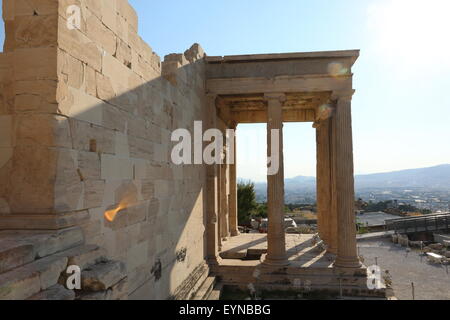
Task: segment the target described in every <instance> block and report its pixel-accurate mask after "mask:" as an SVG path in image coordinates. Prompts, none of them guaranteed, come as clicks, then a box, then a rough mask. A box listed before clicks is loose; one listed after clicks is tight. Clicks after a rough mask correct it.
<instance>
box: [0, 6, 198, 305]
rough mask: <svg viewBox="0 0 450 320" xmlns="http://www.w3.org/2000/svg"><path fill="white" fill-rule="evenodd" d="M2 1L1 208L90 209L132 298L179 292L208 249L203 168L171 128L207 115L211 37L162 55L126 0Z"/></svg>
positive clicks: (97, 238) (92, 230) (92, 228)
mask: <svg viewBox="0 0 450 320" xmlns="http://www.w3.org/2000/svg"><path fill="white" fill-rule="evenodd" d="M30 3H31V4H32V5H31V6H30ZM71 5H76V6H77V7H79V8H80V9H81V17H80V18H81V20H80V26H79V27H80V28H79V29H78V28H75V29H74V28H69V27H68V22H70V19H71V16H72V15H73V14H74V12H73V11H68V10H67V8H68V7H69V6H71ZM3 6H4V7H3V8H4V16H5V18H4V19H5V21H6V23H5V28H6V42H5V53H4V54H2V56H0V81H1V85H2V98H3V99H2V104H1V105H0V111H1V113H0V124H1V127H0V134H1V140H0V148H2V149H1V150H2V151H3V150H5V152H2V156H1V157H0V178H5V180H3V181H6V183H4V184H2V185H1V186H0V212H1V213H2V214H4V215H19V214H24V213H26V214H46V215H48V214H53V215H55V216H58V215H62V214H68V213H71V214H75V215H80V216H81V215H83V217H85V218H84V219H83V221H84V222H83V223H82V224H81V227H82V228H83V230H84V232H85V238H86V242H87V243H95V244H98V245H100V246H103V247H104V248H106V250H107V251H108V255H109V257H110V258H112V259H117V260H121V261H124V262H125V263H126V266H127V270H128V281H129V293H130V297H135V298H167V297H168V296H170V295H172V294H174V292H176V291H177V289H178V288H179V286H180V285H181V284H182V283H184V282H186V279H187V278H188V277H189V275H190V274H191V273H192V272H193V271H194V270H197V269H198V267H199V266H200V265H202V264H203V263H204V255H205V253H204V247H205V243H204V242H205V238H204V233H205V232H204V231H205V227H204V213H203V212H204V210H203V206H204V204H203V201H204V196H203V192H204V189H203V187H204V184H205V169H204V168H203V166H194V165H192V166H190V165H185V166H175V165H173V164H172V162H171V160H170V153H171V148H172V145H173V143H172V142H171V141H170V136H171V132H172V131H173V130H175V129H177V128H187V129H189V130H193V124H194V121H195V120H202V119H203V116H204V114H205V107H206V106H205V97H204V93H205V88H204V83H205V81H204V79H205V76H204V74H205V66H204V64H203V61H202V60H201V58H202V57H203V55H204V54H203V52H202V50H201V48H200V47H199V46H198V45H194V46H193V47H192V48H191V49H190V50H188V51H186V52H185V53H184V54H174V55H169V56H167V57H166V59H165V62H163V63H162V62H161V61H160V58H159V57H158V55H156V54H155V53H154V52H153V51H152V49H151V48H150V46H148V45H147V44H146V43H145V42H144V41H143V40H142V39H141V38H140V37H139V36H138V32H137V31H138V30H137V29H138V21H137V15H136V12H135V11H134V9H133V8H132V7H131V6H130V5H129V4H128V1H127V0H27V1H25V0H3ZM5 59H12V61H13V62H12V64H10V66H11V67H12V68H8V67H7V66H5V64H4V63H3V62H4V61H5ZM9 69H12V71H11V70H9ZM9 72H12V77H11V78H9V79H10V81H9V82H8V80H7V79H8V77H6V76H5V75H6V74H8V73H9ZM8 133H9V136H8ZM105 213H108V214H109V215H108V217H109V218H111V217H112V216H114V215H115V217H114V219H110V220H112V221H109V220H108V219H106V218H105ZM0 219H1V216H0Z"/></svg>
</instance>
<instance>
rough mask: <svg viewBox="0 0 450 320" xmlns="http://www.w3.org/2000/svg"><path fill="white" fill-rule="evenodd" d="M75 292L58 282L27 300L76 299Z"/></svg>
mask: <svg viewBox="0 0 450 320" xmlns="http://www.w3.org/2000/svg"><path fill="white" fill-rule="evenodd" d="M74 299H75V292H74V291H73V290H68V289H66V288H65V287H64V286H62V285H60V284H56V285H54V286H52V287H50V288H48V289H47V290H44V291H41V292H39V293H37V294H35V295H34V296H32V297H30V298H28V299H27V300H74Z"/></svg>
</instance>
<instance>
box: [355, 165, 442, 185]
mask: <svg viewBox="0 0 450 320" xmlns="http://www.w3.org/2000/svg"><path fill="white" fill-rule="evenodd" d="M355 188H356V189H364V188H430V189H441V188H442V189H450V164H443V165H439V166H435V167H429V168H420V169H409V170H402V171H393V172H386V173H375V174H366V175H357V176H356V177H355Z"/></svg>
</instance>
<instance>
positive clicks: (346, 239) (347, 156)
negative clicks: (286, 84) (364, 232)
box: [333, 93, 361, 268]
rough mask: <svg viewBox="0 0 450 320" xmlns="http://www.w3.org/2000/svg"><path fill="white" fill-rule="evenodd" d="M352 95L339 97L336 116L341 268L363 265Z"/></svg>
mask: <svg viewBox="0 0 450 320" xmlns="http://www.w3.org/2000/svg"><path fill="white" fill-rule="evenodd" d="M351 95H352V93H348V94H341V95H339V96H338V97H337V102H336V109H335V113H334V119H333V144H334V146H333V150H334V154H333V162H334V163H333V169H334V170H335V172H334V174H333V175H334V179H335V189H336V207H337V214H338V219H337V220H338V223H337V232H338V243H337V257H336V261H335V263H334V266H335V267H339V268H359V267H360V266H361V262H360V261H359V258H358V254H357V245H356V223H355V220H356V218H355V208H354V206H355V190H354V177H353V141H352V117H351Z"/></svg>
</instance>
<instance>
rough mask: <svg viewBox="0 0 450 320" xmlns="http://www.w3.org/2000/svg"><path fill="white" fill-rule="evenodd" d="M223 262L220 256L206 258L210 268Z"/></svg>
mask: <svg viewBox="0 0 450 320" xmlns="http://www.w3.org/2000/svg"><path fill="white" fill-rule="evenodd" d="M221 260H222V258H220V257H219V256H215V257H214V256H211V257H207V258H206V263H207V264H208V265H210V266H218V265H219V264H220V261H221Z"/></svg>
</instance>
